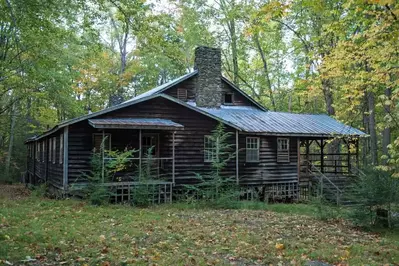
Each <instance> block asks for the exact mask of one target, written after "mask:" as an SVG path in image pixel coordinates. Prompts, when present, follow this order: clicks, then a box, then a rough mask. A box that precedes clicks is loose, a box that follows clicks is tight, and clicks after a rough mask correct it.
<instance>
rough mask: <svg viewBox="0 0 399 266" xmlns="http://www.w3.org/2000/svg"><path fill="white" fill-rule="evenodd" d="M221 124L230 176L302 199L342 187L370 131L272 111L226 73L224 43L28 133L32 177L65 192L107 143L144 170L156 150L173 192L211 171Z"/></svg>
mask: <svg viewBox="0 0 399 266" xmlns="http://www.w3.org/2000/svg"><path fill="white" fill-rule="evenodd" d="M219 123H222V124H223V125H224V126H225V130H226V131H227V132H230V133H231V135H230V136H231V137H230V138H229V139H228V141H229V143H230V144H232V145H233V146H234V147H235V152H236V156H235V158H234V159H232V160H230V161H229V163H228V166H227V167H226V171H225V172H224V174H225V175H229V176H233V177H234V179H235V181H236V183H237V184H239V186H240V187H242V189H243V191H250V192H248V193H246V195H250V197H253V194H254V193H258V195H259V194H262V195H263V197H264V198H265V197H267V198H269V199H270V198H272V199H283V200H284V199H285V200H286V199H294V200H295V199H299V198H300V197H301V196H304V195H305V194H306V191H308V189H309V187H310V186H312V184H314V180H315V178H316V181H318V182H320V181H321V182H323V180H324V182H325V184H326V183H332V185H331V184H330V189H332V190H334V191H335V192H337V193H338V191H341V189H340V187H339V185H338V183H339V181H340V180H346V179H347V178H348V176H351V175H353V174H354V173H355V172H356V171H355V170H356V169H357V168H358V161H359V160H358V146H359V145H358V144H359V137H362V136H364V135H365V134H364V133H363V132H362V131H360V130H358V129H356V128H353V127H351V126H348V125H345V124H343V123H340V122H338V121H337V120H335V119H334V118H332V117H329V116H327V115H324V114H294V113H286V112H273V111H269V110H267V109H266V108H265V107H264V106H262V105H261V104H260V103H258V102H257V101H255V100H254V99H253V98H252V97H250V96H249V95H248V94H246V93H245V92H244V91H243V90H241V89H240V88H239V87H238V86H236V85H235V84H233V83H232V82H230V81H229V80H228V79H227V78H225V77H223V76H222V71H221V51H220V49H217V48H210V47H203V46H201V47H197V48H196V50H195V65H194V70H193V72H191V73H188V74H186V75H183V76H181V77H179V78H177V79H175V80H172V81H170V82H168V83H165V84H163V85H161V86H159V87H156V88H154V89H151V90H149V91H147V92H145V93H143V94H141V95H138V96H136V97H134V98H132V99H130V100H127V101H125V102H123V103H120V104H118V105H115V106H112V107H109V108H106V109H104V110H101V111H99V112H95V113H91V114H87V115H84V116H81V117H77V118H74V119H71V120H68V121H64V122H61V123H59V124H58V125H56V126H55V127H54V128H52V129H51V130H48V131H47V132H44V133H43V134H41V135H38V136H35V137H32V138H30V139H28V140H27V141H26V145H27V148H28V156H27V157H28V158H27V172H26V182H29V183H33V184H37V183H41V182H46V183H47V184H48V185H49V186H51V187H53V188H55V189H56V190H59V191H62V193H63V194H65V195H67V194H68V193H69V192H70V190H71V188H72V187H73V186H74V185H76V184H83V185H84V184H85V182H87V180H85V179H84V178H82V176H83V173H85V172H87V171H89V170H90V168H91V165H90V160H91V157H92V154H93V152H95V151H96V150H99V148H100V145H101V143H104V140H106V141H105V146H106V147H105V148H106V149H111V150H123V149H134V150H135V153H134V154H133V157H132V158H130V159H131V160H132V165H136V168H139V169H141V168H140V166H141V164H142V163H143V162H144V161H145V158H144V154H145V151H146V150H148V148H149V147H153V149H152V151H151V153H152V154H151V155H152V160H153V162H152V164H151V168H152V169H153V172H154V173H155V174H154V175H155V178H154V180H157V182H156V183H154V184H156V185H157V186H160V187H162V189H161V188H160V191H161V190H162V191H163V193H166V191H168V193H169V194H168V195H169V196H168V197H169V198H171V196H172V194H173V193H172V190H176V191H177V189H176V188H178V187H179V186H180V187H181V186H182V185H184V184H191V183H192V182H194V181H193V180H195V178H194V177H195V173H201V174H204V173H207V172H209V171H210V170H211V161H212V147H214V146H213V143H212V141H211V140H210V135H211V132H212V130H214V129H215V127H216V126H217V125H218V124H219ZM332 144H333V145H332ZM329 146H334V149H332V148H331V147H329ZM105 157H106V156H105V155H104V156H103V159H102V160H103V161H104V160H112V158H105ZM136 170H137V169H136ZM139 176H140V173H138V172H137V171H134V170H132V171H130V172H128V173H123V178H122V179H119V182H116V181H115V180H114V181H113V182H109V183H108V185H109V186H119V187H121V188H122V191H123V190H124V189H129V188H130V187H131V186H134V185H135V184H138V183H139ZM128 194H129V193H128ZM129 195H130V194H129Z"/></svg>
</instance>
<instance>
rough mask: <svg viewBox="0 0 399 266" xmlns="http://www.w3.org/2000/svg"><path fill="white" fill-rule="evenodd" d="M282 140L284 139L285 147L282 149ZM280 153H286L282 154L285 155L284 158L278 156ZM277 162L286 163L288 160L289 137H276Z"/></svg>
mask: <svg viewBox="0 0 399 266" xmlns="http://www.w3.org/2000/svg"><path fill="white" fill-rule="evenodd" d="M282 141H286V144H285V145H286V148H285V149H283V148H282V146H281V142H282ZM282 153H286V154H284V156H286V157H287V158H286V159H281V158H279V157H280V156H279V155H280V154H282ZM277 162H281V163H284V162H285V163H288V162H290V139H289V138H277Z"/></svg>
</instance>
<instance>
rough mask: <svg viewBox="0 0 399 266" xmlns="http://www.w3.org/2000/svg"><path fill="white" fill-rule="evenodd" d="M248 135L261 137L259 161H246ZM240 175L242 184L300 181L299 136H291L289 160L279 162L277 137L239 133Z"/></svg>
mask: <svg viewBox="0 0 399 266" xmlns="http://www.w3.org/2000/svg"><path fill="white" fill-rule="evenodd" d="M246 137H259V138H260V149H259V162H255V163H253V162H246V152H245V145H246ZM239 147H240V148H241V149H243V150H240V152H239V175H240V184H242V185H261V184H270V183H273V182H292V181H298V148H297V138H290V140H289V150H290V154H289V156H290V161H289V162H277V137H274V136H252V135H239Z"/></svg>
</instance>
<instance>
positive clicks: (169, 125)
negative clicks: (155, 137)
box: [89, 118, 184, 130]
mask: <svg viewBox="0 0 399 266" xmlns="http://www.w3.org/2000/svg"><path fill="white" fill-rule="evenodd" d="M89 124H90V125H91V126H92V127H94V128H125V129H126V128H132V129H174V130H178V129H183V128H184V126H183V125H181V124H179V123H175V122H173V121H172V120H168V119H160V118H106V119H89Z"/></svg>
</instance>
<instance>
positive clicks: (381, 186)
mask: <svg viewBox="0 0 399 266" xmlns="http://www.w3.org/2000/svg"><path fill="white" fill-rule="evenodd" d="M353 201H354V202H355V203H356V205H354V207H353V209H352V211H351V213H350V218H351V219H352V220H353V221H354V222H355V223H356V224H357V225H360V226H376V227H381V226H383V227H393V226H394V225H395V223H398V221H397V220H396V219H397V218H396V219H395V213H397V212H398V209H397V208H398V206H399V180H398V179H395V178H392V176H391V174H390V173H389V172H386V171H382V170H378V169H375V168H369V169H366V170H365V172H364V174H361V175H360V176H359V178H358V179H357V181H356V182H355V187H354V193H353Z"/></svg>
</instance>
